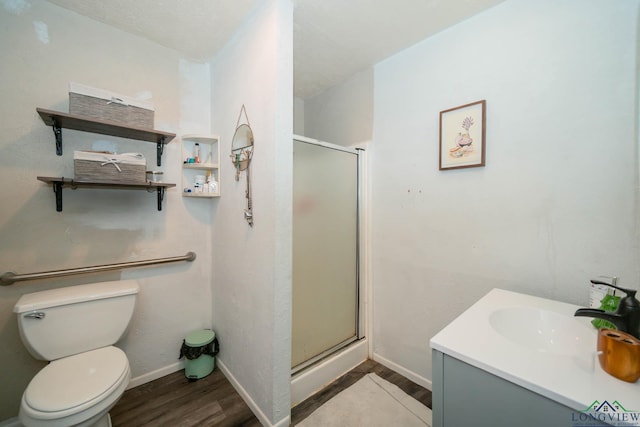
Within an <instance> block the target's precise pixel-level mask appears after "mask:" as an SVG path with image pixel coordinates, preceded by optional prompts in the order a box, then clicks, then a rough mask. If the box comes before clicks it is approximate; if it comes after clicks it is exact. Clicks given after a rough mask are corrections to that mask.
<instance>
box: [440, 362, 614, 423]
mask: <svg viewBox="0 0 640 427" xmlns="http://www.w3.org/2000/svg"><path fill="white" fill-rule="evenodd" d="M432 356H433V427H463V426H491V427H513V426H519V427H541V426H545V427H555V426H557V427H571V426H580V425H584V424H585V422H584V420H583V422H582V423H581V422H580V418H579V415H580V413H579V412H577V411H574V410H572V409H570V408H568V407H566V406H564V405H561V404H559V403H557V402H555V401H553V400H551V399H548V398H546V397H543V396H541V395H539V394H537V393H534V392H532V391H530V390H527V389H525V388H523V387H520V386H518V385H516V384H514V383H511V382H509V381H506V380H504V379H502V378H499V377H497V376H495V375H493V374H490V373H488V372H486V371H483V370H482V369H479V368H476V367H474V366H471V365H469V364H467V363H464V362H461V361H460V360H458V359H456V358H453V357H451V356H448V355H446V354H444V353H441V352H439V351H437V350H432ZM569 380H570V379H569V378H567V381H569ZM588 425H589V426H606V425H607V424H595V423H594V420H592V419H591V420H589V421H588Z"/></svg>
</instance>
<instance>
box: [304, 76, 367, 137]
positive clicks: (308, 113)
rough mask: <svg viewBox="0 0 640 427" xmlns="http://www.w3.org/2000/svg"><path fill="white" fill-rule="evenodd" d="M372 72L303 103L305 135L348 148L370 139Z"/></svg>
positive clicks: (355, 77) (352, 78) (353, 77)
mask: <svg viewBox="0 0 640 427" xmlns="http://www.w3.org/2000/svg"><path fill="white" fill-rule="evenodd" d="M373 81H374V80H373V69H368V70H364V71H361V72H360V73H358V74H356V75H354V76H352V77H351V78H350V79H349V80H347V81H345V82H344V83H342V84H340V85H338V86H335V87H332V88H329V89H327V90H326V91H324V92H322V93H321V94H319V95H316V96H314V97H313V98H310V99H306V100H305V101H304V134H302V135H303V136H306V137H309V138H314V139H318V140H320V141H326V142H331V143H334V144H339V145H344V146H349V145H355V144H359V143H363V142H366V141H370V140H371V135H372V128H373Z"/></svg>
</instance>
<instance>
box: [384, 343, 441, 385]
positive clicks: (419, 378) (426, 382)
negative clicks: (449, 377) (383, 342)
mask: <svg viewBox="0 0 640 427" xmlns="http://www.w3.org/2000/svg"><path fill="white" fill-rule="evenodd" d="M373 360H375V361H376V362H378V363H380V364H381V365H384V366H386V367H387V368H389V369H391V370H392V371H396V372H397V373H399V374H400V375H402V376H404V377H406V378H408V379H410V380H411V381H413V382H414V383H416V384H418V385H420V386H422V387H424V388H426V389H427V390H430V391H433V383H432V382H431V380H428V379H426V378H425V377H423V376H422V375H418V374H416V373H415V372H413V371H410V370H408V369H406V368H404V367H402V366H400V365H398V364H396V363H393V362H392V361H391V360H389V359H385V358H384V357H382V356H380V355H379V354H378V353H375V352H374V353H373Z"/></svg>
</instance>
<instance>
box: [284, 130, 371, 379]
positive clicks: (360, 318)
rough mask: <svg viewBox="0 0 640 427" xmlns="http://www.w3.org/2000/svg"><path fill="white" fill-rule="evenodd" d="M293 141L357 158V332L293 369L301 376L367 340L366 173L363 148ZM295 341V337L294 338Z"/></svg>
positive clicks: (306, 140) (302, 138)
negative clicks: (364, 282) (364, 276)
mask: <svg viewBox="0 0 640 427" xmlns="http://www.w3.org/2000/svg"><path fill="white" fill-rule="evenodd" d="M293 140H294V142H295V141H298V142H301V143H305V144H310V145H315V146H319V147H324V148H327V149H331V150H337V151H342V152H345V153H349V154H354V155H355V156H356V236H355V238H356V272H355V273H356V316H355V330H356V334H355V335H354V336H353V337H350V338H348V339H347V340H345V341H342V342H340V343H338V344H336V345H335V346H333V347H330V348H328V349H326V350H324V351H323V352H321V353H319V354H318V355H316V356H314V357H312V358H310V359H308V360H306V361H304V362H302V363H300V364H298V365H296V366H293V367H292V368H291V376H294V375H296V374H299V373H301V372H303V371H304V370H305V369H307V368H309V367H311V366H314V365H315V364H317V363H318V362H320V361H322V360H324V359H326V358H328V357H330V356H332V355H333V354H335V353H337V352H338V351H340V350H342V349H345V348H347V347H348V346H349V345H351V344H353V343H356V342H359V341H361V340H363V339H365V338H366V336H365V333H366V332H365V331H366V325H365V319H366V316H365V313H364V310H363V307H364V306H365V304H364V293H363V292H362V281H361V278H362V276H361V267H362V263H363V260H362V251H361V248H360V246H361V243H362V240H361V237H362V231H361V227H362V220H361V219H362V218H361V215H362V197H363V194H362V192H363V185H362V184H363V178H364V177H363V172H364V167H363V166H364V155H363V153H364V149H363V148H350V147H344V146H342V145H337V144H332V143H329V142H324V141H319V140H317V139H312V138H307V137H304V136H299V135H293ZM292 340H293V337H292Z"/></svg>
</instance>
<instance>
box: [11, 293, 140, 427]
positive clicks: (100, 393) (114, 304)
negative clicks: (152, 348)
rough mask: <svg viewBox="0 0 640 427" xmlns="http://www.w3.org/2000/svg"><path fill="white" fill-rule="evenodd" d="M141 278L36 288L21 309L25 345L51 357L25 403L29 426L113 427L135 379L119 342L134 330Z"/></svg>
mask: <svg viewBox="0 0 640 427" xmlns="http://www.w3.org/2000/svg"><path fill="white" fill-rule="evenodd" d="M138 289H139V287H138V283H137V282H136V281H134V280H122V281H113V282H103V283H95V284H90V285H80V286H71V287H67V288H58V289H52V290H49V291H43V292H35V293H32V294H26V295H23V296H22V297H20V299H19V300H18V302H17V303H16V305H15V307H14V310H13V311H14V312H15V313H16V314H17V315H18V326H19V329H20V337H21V338H22V342H23V343H24V345H25V346H26V347H27V349H28V350H29V353H31V355H32V356H33V357H35V358H36V359H39V360H48V361H51V363H49V364H48V365H47V366H45V367H44V368H43V369H42V370H41V371H40V372H38V373H37V374H36V376H35V377H34V378H33V379H32V380H31V382H30V383H29V385H28V386H27V389H26V390H25V392H24V394H23V395H22V403H21V405H20V415H19V418H20V422H21V423H22V424H23V425H25V426H26V427H37V426H46V427H58V426H59V427H63V426H64V427H68V426H83V427H84V426H100V427H103V426H104V427H107V426H111V419H110V418H109V410H110V409H111V408H112V407H113V406H114V405H115V404H116V402H117V401H118V399H120V396H122V393H124V390H125V388H126V387H127V385H128V384H129V379H130V377H131V371H130V369H129V361H128V360H127V356H126V355H125V354H124V352H123V351H122V350H120V349H119V348H116V347H113V344H115V343H116V342H117V341H118V340H120V338H122V336H123V335H124V334H125V332H126V331H127V327H128V326H129V322H130V320H131V317H132V315H133V309H134V307H135V301H136V295H137V293H138Z"/></svg>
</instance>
